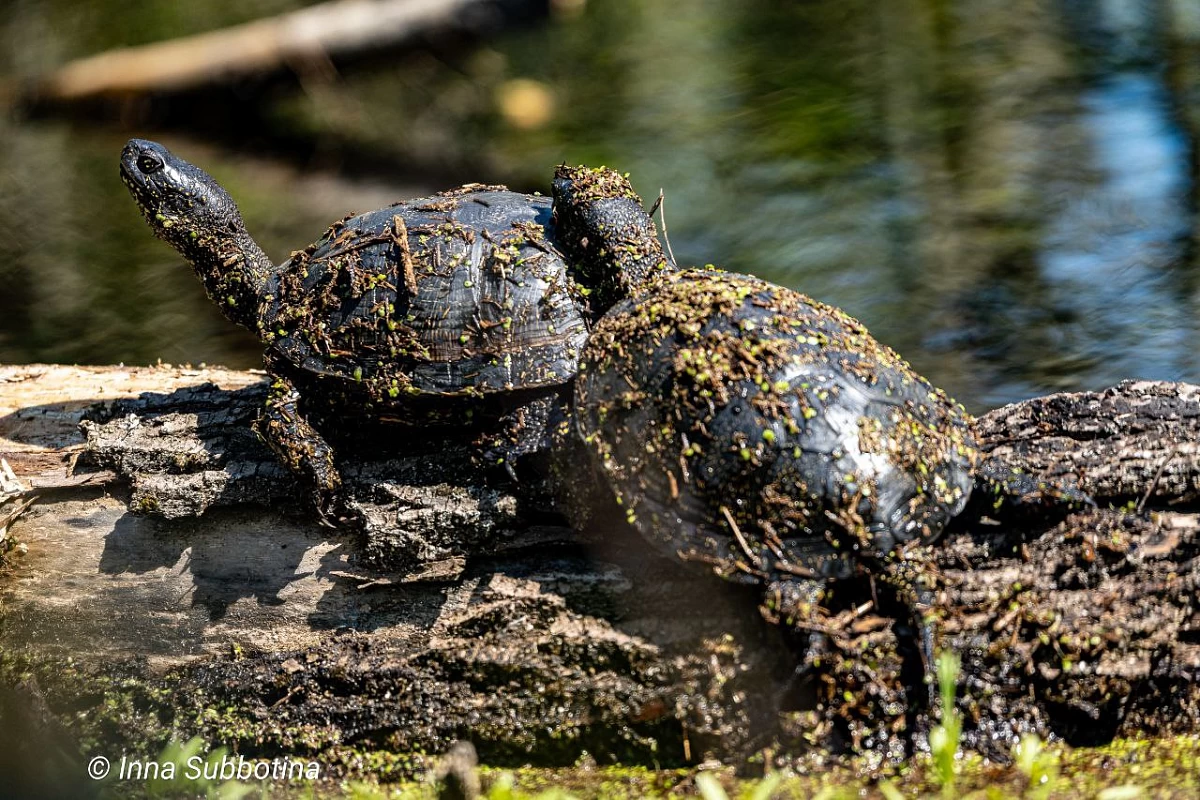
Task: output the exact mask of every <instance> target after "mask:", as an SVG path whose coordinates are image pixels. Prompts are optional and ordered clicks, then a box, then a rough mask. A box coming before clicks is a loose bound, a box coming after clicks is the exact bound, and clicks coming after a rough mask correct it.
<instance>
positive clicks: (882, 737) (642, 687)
mask: <svg viewBox="0 0 1200 800" xmlns="http://www.w3.org/2000/svg"><path fill="white" fill-rule="evenodd" d="M261 381H262V376H261V375H258V374H252V373H236V372H228V371H223V370H212V369H205V370H185V369H173V368H165V367H164V368H148V369H117V368H89V369H82V368H72V367H45V366H34V367H7V368H0V456H3V457H4V458H5V459H6V460H7V461H8V462H9V463H10V464H12V466H13V469H14V471H15V472H16V474H17V475H18V476H19V477H20V478H21V479H22V480H23V481H24V482H26V483H28V484H31V485H32V489H33V491H34V492H36V493H38V494H39V501H38V502H37V503H36V504H34V505H33V506H31V507H30V508H28V509H27V510H26V511H25V513H24V514H23V515H22V516H21V517H20V518H19V519H18V520H16V522H15V523H13V526H12V533H13V534H14V535H15V536H16V537H18V538H19V539H20V540H21V542H22V543H23V544H24V545H25V548H26V549H27V552H26V554H25V555H24V556H20V557H9V559H8V561H9V563H8V566H7V567H6V568H5V574H4V575H3V576H0V643H2V650H3V654H2V655H0V686H5V687H8V688H7V689H6V692H7V694H5V695H4V697H0V701H3V702H0V717H3V718H4V720H5V721H8V720H14V719H15V720H18V721H20V720H21V719H27V718H37V719H41V718H43V717H45V716H46V715H47V714H49V715H50V716H51V717H52V718H53V720H54V721H55V725H57V726H58V727H57V728H54V730H56V731H58V733H56V737H57V738H56V741H58V740H60V739H61V738H62V735H69V736H71V737H74V741H75V742H76V743H77V744H81V745H82V748H83V752H84V755H88V754H89V753H91V752H93V751H98V750H99V749H100V748H102V747H106V746H107V747H117V746H120V747H123V748H124V749H125V750H126V751H130V752H139V753H141V754H142V755H143V756H150V755H152V754H153V753H154V752H157V750H156V748H157V747H161V745H162V743H163V742H165V741H167V740H168V739H171V738H175V739H180V738H187V737H190V736H192V735H201V736H203V737H204V738H205V740H206V741H208V742H210V743H212V746H214V747H215V746H218V745H225V746H229V747H232V748H235V749H236V750H238V751H239V752H244V753H247V754H267V755H280V754H286V755H291V756H293V757H300V756H307V757H314V758H319V759H321V760H322V763H323V764H325V765H327V766H328V767H330V768H331V769H336V770H337V771H339V772H351V773H353V772H355V771H363V770H369V771H374V772H377V773H378V772H384V773H388V772H391V773H399V772H408V771H411V770H412V769H415V768H417V767H419V766H420V758H419V757H416V756H412V757H407V756H405V757H401V756H399V755H397V754H412V753H421V752H431V753H435V752H439V751H441V750H443V749H445V748H446V747H447V746H448V745H449V744H450V743H451V742H452V741H454V740H455V739H469V740H471V741H472V742H474V744H475V745H476V747H477V748H478V749H479V752H480V756H481V758H482V759H483V760H484V761H485V762H490V763H505V762H518V763H521V762H527V761H536V762H538V763H543V764H563V763H572V762H574V761H575V760H576V759H577V758H578V757H579V756H580V754H581V753H582V752H584V751H586V752H588V753H590V754H591V756H592V757H594V758H596V759H598V760H601V761H621V762H625V763H657V764H661V765H670V764H688V763H697V762H699V761H701V760H703V759H705V758H708V757H718V758H724V759H733V760H739V759H741V758H742V757H744V756H745V755H747V754H748V753H750V752H753V751H759V750H763V749H764V748H766V749H768V750H769V751H770V752H772V753H774V754H775V757H777V758H783V757H784V756H782V755H780V754H781V753H782V754H791V755H795V754H799V753H803V752H805V751H808V750H812V749H816V750H818V751H823V752H824V751H828V750H831V749H832V750H836V749H839V748H845V747H846V746H847V745H849V746H851V747H856V748H858V749H860V750H869V751H872V752H875V753H878V754H880V755H881V756H883V757H884V758H902V757H903V756H904V754H905V753H906V752H907V751H908V749H909V748H910V747H911V746H912V739H913V736H912V734H913V731H914V730H915V729H918V728H920V727H921V726H923V725H925V724H928V721H927V718H926V717H925V716H924V714H923V710H924V701H925V698H926V696H927V695H926V689H925V687H924V686H923V685H922V676H921V674H920V663H919V659H917V658H916V654H915V650H914V648H913V647H912V643H911V639H912V636H911V631H910V630H908V628H909V627H910V626H909V623H908V621H907V620H906V618H905V614H904V613H903V612H902V611H901V610H900V608H899V606H898V604H896V603H895V602H894V601H892V600H889V599H888V597H887V595H886V591H885V590H884V588H883V587H879V586H875V587H872V586H871V585H870V581H869V580H867V579H865V578H864V579H862V580H854V581H847V582H844V584H841V585H839V586H838V587H837V588H836V589H835V591H834V593H833V595H832V597H831V598H830V600H829V603H828V604H829V619H828V622H829V625H830V627H831V629H832V630H834V631H836V635H834V636H833V637H831V639H830V641H829V642H828V644H827V647H828V648H832V649H833V650H834V651H835V652H834V653H831V655H836V656H837V657H830V658H823V659H821V661H820V662H819V663H814V664H809V665H808V667H809V668H808V669H807V671H805V672H803V674H801V675H800V677H799V678H797V677H796V672H795V670H796V667H797V666H798V665H801V664H802V658H801V656H800V653H802V652H803V651H804V649H805V646H806V644H807V642H806V640H805V637H803V636H797V635H794V634H788V633H787V632H785V631H783V630H781V629H780V628H778V627H776V626H773V625H770V624H768V623H767V622H766V621H765V620H764V619H763V618H762V616H761V615H760V614H759V613H758V611H757V605H758V602H759V598H758V597H757V596H756V594H755V592H754V591H753V590H751V589H748V588H746V587H739V586H732V585H729V584H725V583H723V582H721V581H719V580H717V579H715V578H713V577H712V576H710V575H706V574H703V573H701V572H696V571H692V570H687V569H684V568H682V567H681V566H680V565H678V564H676V563H674V562H673V561H670V560H666V559H662V558H660V557H658V556H657V555H655V554H654V553H653V552H652V551H651V549H650V548H647V547H645V546H644V545H643V544H642V543H641V540H640V539H638V538H637V536H636V534H634V533H633V532H632V531H631V530H629V529H628V528H626V527H625V526H624V525H623V524H618V523H614V522H611V521H601V522H599V523H597V525H596V526H594V527H593V529H591V530H588V531H584V532H578V533H577V532H572V531H570V530H568V529H567V528H566V527H565V526H564V525H563V524H562V522H561V521H560V520H557V519H556V518H555V517H554V516H553V514H552V512H550V511H549V510H548V508H547V504H546V502H545V500H546V498H545V494H544V493H543V492H541V491H537V490H535V491H529V487H513V486H511V485H507V484H506V483H504V482H503V481H501V480H500V479H499V478H498V476H495V475H492V474H490V473H487V472H483V471H481V470H480V469H478V468H476V467H475V466H474V465H473V463H472V462H471V459H470V457H469V454H468V453H467V452H466V451H465V450H462V449H457V448H455V447H454V446H452V445H447V444H446V443H445V442H439V441H437V440H436V439H433V440H429V441H424V442H415V443H410V444H412V445H413V446H412V447H410V448H407V449H403V450H398V451H396V452H390V453H389V452H386V449H385V452H384V453H383V455H381V456H380V457H379V458H378V460H375V461H371V460H367V461H353V460H348V463H346V464H344V465H343V466H344V471H345V473H346V474H347V477H348V479H349V482H350V485H351V487H352V490H353V491H354V492H355V494H356V496H357V498H358V500H359V501H360V502H362V503H363V504H364V505H365V506H366V508H367V516H368V520H369V521H370V525H369V530H368V532H367V534H366V537H365V539H364V538H359V537H357V536H347V535H342V534H339V533H337V532H335V531H330V530H329V529H325V528H321V527H319V526H318V525H316V524H315V523H313V522H312V521H311V519H310V516H309V515H308V514H307V513H306V512H305V511H304V509H303V503H301V502H300V500H301V498H298V497H296V496H295V495H294V494H293V492H294V489H293V484H292V482H291V481H290V480H289V479H288V476H287V475H286V474H284V473H283V472H282V471H281V470H280V469H279V467H278V466H277V465H276V464H275V462H274V459H272V458H271V457H270V454H269V453H268V452H267V451H266V450H265V449H264V448H262V446H261V445H260V444H259V443H258V442H257V441H256V440H255V439H254V438H253V436H252V435H251V434H250V433H249V430H248V421H249V419H251V418H252V417H253V414H254V413H255V410H256V408H257V406H258V405H259V404H260V402H261V396H262V386H261ZM85 417H87V421H85V422H84V424H83V425H82V427H80V426H78V423H79V422H80V421H82V420H84V418H85ZM980 430H981V433H982V436H983V440H984V442H985V445H986V447H987V448H989V449H992V450H995V451H1001V448H1007V450H1005V451H1003V452H1005V453H1007V454H1010V455H1011V458H1012V459H1013V463H1014V464H1020V465H1021V467H1022V468H1024V469H1027V470H1029V471H1031V472H1034V473H1035V474H1044V475H1063V474H1066V473H1068V472H1069V473H1071V474H1072V475H1073V476H1074V477H1075V478H1077V479H1078V482H1079V484H1080V485H1081V486H1082V487H1083V488H1084V489H1085V490H1087V491H1089V492H1091V493H1092V494H1093V495H1095V496H1096V497H1098V498H1100V499H1101V500H1102V507H1101V508H1097V509H1088V510H1085V511H1082V512H1079V513H1077V514H1074V515H1072V516H1071V517H1069V518H1068V519H1066V520H1065V521H1062V522H1059V523H1057V524H1049V523H1047V524H1042V525H1039V524H1037V522H1036V521H1033V522H1031V523H1029V524H1027V525H1026V524H1023V525H1021V526H1016V527H1014V526H1001V525H995V524H989V522H990V521H989V520H987V519H986V518H982V519H979V518H976V519H973V520H966V521H962V522H961V523H959V524H958V525H957V527H956V529H955V530H953V531H951V532H950V533H949V534H948V535H947V536H946V537H944V539H943V540H942V541H941V542H939V543H938V545H937V546H935V547H934V548H933V549H932V551H931V555H932V557H933V559H934V562H935V564H936V570H934V572H933V574H934V575H936V582H937V585H936V589H937V598H938V599H937V602H936V604H935V607H934V609H933V610H932V611H933V613H934V614H935V615H936V616H937V617H938V619H939V629H940V633H941V638H940V646H941V647H942V648H943V649H946V650H953V651H956V652H958V653H959V654H960V655H961V657H962V660H963V665H964V666H963V680H962V683H961V687H960V693H959V699H958V701H957V703H958V706H959V708H960V710H961V711H962V712H963V713H964V715H965V717H966V727H967V734H968V735H967V742H968V743H969V744H971V745H973V746H975V747H977V748H978V749H982V750H985V751H987V752H989V753H991V754H994V755H997V756H1004V755H1006V754H1007V753H1008V751H1009V748H1010V746H1011V744H1012V742H1013V741H1014V740H1015V739H1016V738H1017V737H1018V736H1019V735H1020V734H1021V733H1022V732H1025V731H1035V732H1038V733H1040V734H1042V735H1044V736H1059V737H1062V738H1065V739H1067V740H1068V741H1072V742H1077V743H1091V742H1096V741H1103V740H1106V739H1108V738H1111V737H1114V736H1124V735H1131V734H1134V733H1149V734H1155V733H1172V732H1192V733H1195V732H1197V731H1200V689H1198V688H1197V687H1198V686H1200V681H1197V680H1196V678H1197V675H1196V672H1197V669H1198V667H1200V619H1198V618H1197V614H1196V609H1195V596H1196V588H1197V582H1198V580H1200V561H1198V560H1197V554H1198V551H1200V545H1198V541H1200V540H1198V538H1197V530H1198V528H1200V519H1198V517H1197V515H1196V513H1195V510H1196V507H1197V506H1198V505H1200V503H1197V499H1198V497H1200V460H1198V459H1197V457H1196V451H1195V442H1197V441H1200V387H1195V386H1189V385H1186V384H1168V383H1147V382H1127V383H1124V384H1121V385H1120V386H1118V387H1115V388H1113V389H1110V390H1108V391H1106V392H1102V393H1084V394H1069V395H1068V394H1064V395H1054V396H1052V397H1049V398H1038V399H1035V400H1031V401H1028V402H1026V403H1021V404H1017V405H1015V406H1009V407H1006V408H1004V409H999V410H997V411H995V412H992V413H991V414H989V415H987V416H985V417H984V418H983V419H982V420H981V422H980ZM535 489H536V487H535ZM1139 507H1142V508H1141V511H1142V513H1132V512H1136V511H1137V510H1138V508H1139ZM5 698H7V699H5ZM6 708H7V709H8V710H7V711H6ZM31 708H33V709H40V710H41V711H40V712H39V713H38V714H31V712H30V711H29V709H31ZM781 711H783V712H785V713H781ZM43 712H44V713H43ZM28 727H29V726H28V725H27V726H26V728H28ZM51 727H53V726H47V725H40V726H39V729H49V728H51ZM0 729H3V726H0ZM14 730H17V729H14ZM62 731H66V732H67V733H66V734H63V733H62ZM14 735H15V734H14ZM58 748H59V749H62V746H61V745H58ZM2 749H4V748H3V747H0V750H2ZM367 765H371V766H367Z"/></svg>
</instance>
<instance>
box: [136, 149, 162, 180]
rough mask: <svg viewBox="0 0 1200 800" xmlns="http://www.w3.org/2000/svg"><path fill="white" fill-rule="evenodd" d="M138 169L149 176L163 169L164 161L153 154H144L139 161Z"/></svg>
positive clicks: (139, 157)
mask: <svg viewBox="0 0 1200 800" xmlns="http://www.w3.org/2000/svg"><path fill="white" fill-rule="evenodd" d="M137 166H138V169H140V170H141V171H142V172H144V173H145V174H147V175H149V174H150V173H152V172H158V171H159V170H160V169H162V168H163V160H162V159H161V158H159V157H158V156H156V155H154V154H153V153H142V154H141V155H140V156H138V160H137Z"/></svg>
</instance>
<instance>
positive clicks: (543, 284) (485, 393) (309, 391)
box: [121, 139, 668, 518]
mask: <svg viewBox="0 0 1200 800" xmlns="http://www.w3.org/2000/svg"><path fill="white" fill-rule="evenodd" d="M560 173H561V174H562V175H564V176H571V179H570V180H569V181H568V183H569V185H570V186H571V187H585V186H587V185H589V182H588V180H587V176H588V175H589V174H590V171H589V170H587V169H585V168H576V169H574V170H571V169H568V168H565V167H563V168H560ZM601 174H603V175H607V174H608V173H601ZM121 177H122V180H123V181H124V182H125V184H126V185H127V186H128V188H129V190H130V192H131V194H132V195H133V198H134V200H135V201H136V202H137V204H138V207H139V208H141V210H142V212H143V214H144V215H145V217H146V220H147V222H148V223H149V224H150V227H151V228H152V230H153V231H154V233H155V235H157V236H158V237H159V238H162V239H164V240H166V241H167V242H169V243H170V244H171V245H173V246H174V247H175V248H176V249H177V250H178V251H179V252H180V253H181V254H182V255H183V257H184V258H185V259H186V260H187V261H188V262H189V263H191V265H192V266H193V268H194V269H195V271H196V273H197V275H198V276H199V277H200V279H201V280H202V281H203V282H204V286H205V289H206V290H207V292H208V295H209V297H210V298H211V299H212V300H213V301H214V302H216V303H217V304H218V305H219V306H220V308H221V310H222V311H223V312H224V313H225V315H226V316H227V317H228V318H229V319H231V320H233V321H234V322H236V323H238V324H240V325H243V326H245V327H246V328H249V329H250V330H251V331H253V332H255V333H256V334H258V336H259V337H260V338H261V339H262V341H263V342H264V344H265V345H266V353H265V357H264V360H265V362H266V367H267V370H268V372H269V373H270V375H271V377H272V384H271V390H270V393H269V397H268V400H267V404H266V408H265V410H264V412H263V414H262V415H261V417H260V419H259V420H258V422H257V423H256V430H257V431H258V433H259V434H260V435H261V436H262V438H263V439H264V440H265V441H266V442H267V444H268V445H270V446H271V448H272V449H273V450H274V451H275V453H276V454H277V455H278V456H279V458H280V459H281V460H282V461H283V462H284V463H285V464H286V465H287V466H288V467H289V468H290V469H291V470H292V471H293V472H295V473H296V474H297V475H299V476H301V477H302V478H303V479H304V480H305V481H306V482H307V483H308V484H309V486H311V488H312V489H313V490H314V491H315V494H314V499H315V502H316V505H317V508H318V509H319V511H320V512H321V514H322V517H323V518H327V517H329V516H332V515H333V514H334V513H335V512H337V511H338V508H337V506H338V505H339V504H338V502H337V501H338V499H339V495H340V487H341V478H340V475H339V473H338V470H337V467H336V465H335V459H334V452H333V448H332V447H331V446H330V444H329V443H328V441H327V439H326V436H324V435H323V434H322V432H321V430H320V429H322V428H324V429H326V430H329V429H331V428H335V427H342V428H353V427H357V426H359V425H361V424H363V423H364V422H365V421H367V420H372V421H385V422H398V423H404V424H408V425H421V426H425V425H430V424H434V425H441V426H444V427H445V428H447V429H459V428H460V429H467V430H473V431H480V430H482V431H484V432H485V437H486V440H487V441H488V442H489V443H490V445H491V446H492V450H491V455H492V457H494V458H495V460H497V461H502V462H504V463H505V465H506V466H510V465H511V463H512V460H513V458H514V457H515V456H517V455H519V454H521V453H524V452H527V451H529V450H531V449H534V448H536V447H537V446H539V445H540V444H541V442H542V441H543V429H544V423H545V419H546V416H547V413H548V407H549V405H550V404H549V401H548V398H549V397H551V396H553V394H554V393H556V392H558V391H559V390H560V389H561V387H562V386H563V385H564V384H566V383H567V382H568V381H570V380H571V379H572V378H573V376H574V375H575V364H576V360H577V358H578V354H579V350H580V348H581V347H582V346H583V343H584V341H585V339H586V337H587V335H588V330H589V326H590V321H591V319H592V318H593V317H594V316H595V315H596V314H598V313H600V312H602V311H603V310H604V308H605V307H606V306H605V305H604V304H605V303H608V304H611V302H613V301H615V299H617V297H618V296H619V287H630V286H632V285H635V284H636V283H640V282H642V281H644V280H645V279H646V278H647V277H648V276H649V275H650V274H652V273H653V272H655V271H657V270H660V269H665V268H666V267H667V266H668V261H667V259H666V258H665V257H664V256H663V255H662V252H661V250H658V249H654V252H647V253H646V254H644V255H645V257H643V258H638V257H634V256H633V255H632V254H630V253H629V252H628V251H623V258H622V262H621V263H622V268H623V269H627V270H628V273H627V274H623V275H610V274H607V273H604V272H603V270H602V269H601V268H600V263H601V261H602V256H600V255H599V253H600V251H601V249H602V248H600V246H599V245H600V244H601V242H602V241H610V242H617V241H619V240H620V238H621V237H624V238H628V239H631V240H637V241H654V242H655V245H657V240H656V239H654V233H653V229H654V226H653V223H652V222H651V221H650V218H649V217H648V216H647V214H646V212H645V211H644V210H643V209H642V206H641V203H640V201H639V200H638V199H637V196H636V195H635V194H634V193H633V191H632V189H630V188H629V184H628V182H627V181H625V180H624V179H622V178H620V177H619V176H615V178H614V180H612V181H609V182H608V183H606V184H604V187H605V193H604V197H599V196H597V197H588V196H584V195H585V194H586V193H585V192H582V191H578V192H577V195H579V196H573V197H572V198H571V200H570V202H569V203H566V204H565V206H564V211H563V213H562V214H560V215H559V216H561V217H562V223H563V228H564V230H568V229H571V228H572V225H573V224H574V223H573V218H572V216H571V215H572V214H580V215H584V216H585V217H586V223H579V224H574V228H576V229H585V230H590V226H593V225H595V226H597V227H604V221H606V220H607V221H608V222H609V223H611V224H610V225H609V226H608V233H606V234H604V235H601V236H597V237H595V240H594V241H593V242H588V241H577V240H574V239H572V238H571V237H570V236H569V235H567V236H559V235H558V233H557V232H556V225H555V220H554V216H555V215H554V213H553V210H552V207H551V201H550V199H548V198H545V197H541V196H536V195H526V194H519V193H515V192H510V191H507V190H506V189H505V188H504V187H501V186H482V185H478V184H472V185H467V186H463V187H462V188H460V189H455V190H453V191H449V192H444V193H441V194H438V195H434V196H432V197H427V198H421V199H417V200H409V201H406V202H402V203H396V204H394V205H392V206H389V207H387V208H383V209H379V210H377V211H372V212H370V213H367V214H361V215H357V216H349V217H346V218H345V219H343V220H341V221H340V222H337V223H334V224H333V225H332V226H331V227H330V228H329V229H328V230H327V231H326V232H325V235H324V236H322V237H321V238H320V239H319V240H318V241H317V242H316V243H314V244H312V245H310V246H308V247H306V248H305V249H303V250H300V251H297V252H294V253H292V255H291V258H289V259H288V260H287V261H286V262H284V263H283V264H279V265H275V264H272V263H271V261H270V260H269V259H268V258H267V256H266V255H265V254H264V253H263V251H262V250H261V248H259V246H258V245H257V244H256V243H255V241H254V239H253V238H251V236H250V235H249V234H248V233H247V232H246V228H245V226H244V224H243V222H242V218H241V215H240V213H239V212H238V209H237V206H236V205H235V204H234V202H233V200H232V199H231V198H230V197H229V195H228V194H227V193H226V192H225V191H224V190H223V189H222V188H221V187H220V186H219V185H218V184H217V182H216V181H215V180H213V179H212V177H210V176H209V175H208V174H207V173H205V172H204V171H203V170H201V169H199V168H197V167H195V166H193V165H191V164H189V163H187V162H186V161H184V160H182V159H180V158H179V157H177V156H175V155H173V154H172V153H170V152H169V151H168V150H167V149H166V148H164V147H162V146H161V145H159V144H156V143H154V142H148V141H143V140H138V139H134V140H131V141H130V142H129V143H128V144H127V145H126V147H125V149H124V151H123V153H122V155H121ZM594 194H595V193H594ZM560 240H561V241H560ZM560 246H561V247H564V248H567V249H571V250H573V251H575V252H578V253H579V254H580V255H581V257H582V258H586V259H589V264H591V265H592V267H591V269H590V271H585V272H583V273H580V274H579V275H578V276H577V275H576V274H574V273H573V272H572V270H570V269H568V266H567V263H566V262H565V261H564V259H563V257H562V255H561V254H560V251H559V247H560ZM577 277H580V278H581V280H577V279H576V278H577ZM588 281H595V284H594V286H595V291H594V292H593V291H592V289H591V288H589V285H588ZM589 294H592V295H593V296H592V297H591V298H589V297H587V295H589ZM341 512H342V513H345V512H346V509H345V508H342V509H341Z"/></svg>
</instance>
